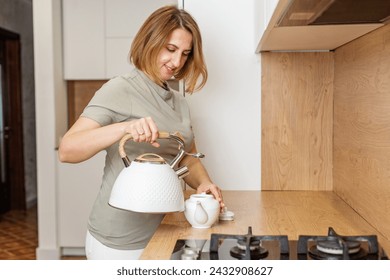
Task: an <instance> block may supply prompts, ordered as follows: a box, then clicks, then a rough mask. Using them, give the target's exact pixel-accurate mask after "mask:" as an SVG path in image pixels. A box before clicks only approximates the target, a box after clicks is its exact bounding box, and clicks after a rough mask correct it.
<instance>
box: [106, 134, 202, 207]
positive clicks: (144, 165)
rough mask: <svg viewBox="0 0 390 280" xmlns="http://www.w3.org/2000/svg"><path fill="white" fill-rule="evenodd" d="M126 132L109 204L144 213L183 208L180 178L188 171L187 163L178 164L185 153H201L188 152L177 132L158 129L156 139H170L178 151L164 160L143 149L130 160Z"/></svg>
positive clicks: (196, 155) (199, 154)
mask: <svg viewBox="0 0 390 280" xmlns="http://www.w3.org/2000/svg"><path fill="white" fill-rule="evenodd" d="M131 138H132V136H131V134H126V135H125V136H124V137H123V138H122V139H121V140H120V142H119V154H120V156H121V158H122V160H123V163H124V165H125V168H124V169H123V170H122V171H121V172H120V174H119V175H118V177H117V179H116V180H115V183H114V186H113V188H112V191H111V196H110V199H109V202H108V203H109V204H110V205H111V206H113V207H116V208H119V209H123V210H128V211H134V212H143V213H169V212H177V211H180V212H181V211H183V210H184V195H183V190H182V187H181V182H180V179H181V178H183V177H184V176H186V175H187V174H188V173H189V170H188V168H187V166H181V167H178V164H179V162H180V161H181V159H182V158H183V157H184V156H185V155H190V156H193V157H196V158H202V157H204V155H203V154H201V153H196V154H189V153H187V152H185V150H184V141H183V139H182V138H181V136H180V135H179V134H178V133H168V132H165V131H160V132H159V136H158V138H159V139H172V140H175V141H176V142H177V143H178V144H179V147H178V151H179V152H178V154H177V155H176V157H175V158H174V159H173V160H172V161H171V162H170V163H167V162H166V161H165V160H164V159H163V158H162V157H161V156H159V155H157V154H152V153H146V154H143V155H140V156H138V157H137V158H136V159H135V160H133V161H132V162H131V161H130V160H129V158H128V157H127V155H126V152H125V148H124V145H125V143H126V141H128V140H129V139H131Z"/></svg>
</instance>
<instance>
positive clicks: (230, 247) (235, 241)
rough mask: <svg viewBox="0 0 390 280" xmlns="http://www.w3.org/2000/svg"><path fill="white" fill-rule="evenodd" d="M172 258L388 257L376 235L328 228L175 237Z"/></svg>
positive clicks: (249, 231)
mask: <svg viewBox="0 0 390 280" xmlns="http://www.w3.org/2000/svg"><path fill="white" fill-rule="evenodd" d="M171 259H172V260H240V259H242V260H343V259H346V260H388V259H389V258H388V256H387V255H386V253H385V252H384V250H383V248H381V247H380V246H379V243H378V239H377V236H376V235H364V236H342V235H339V234H337V233H336V231H335V230H334V229H333V228H331V227H329V228H328V235H324V236H314V235H300V236H299V237H298V240H289V239H288V236H287V235H253V234H252V228H251V227H249V228H248V233H247V234H245V235H232V234H215V233H213V234H211V238H210V239H209V240H205V239H203V240H193V239H187V240H186V239H178V240H177V242H176V245H175V248H174V250H173V252H172V255H171Z"/></svg>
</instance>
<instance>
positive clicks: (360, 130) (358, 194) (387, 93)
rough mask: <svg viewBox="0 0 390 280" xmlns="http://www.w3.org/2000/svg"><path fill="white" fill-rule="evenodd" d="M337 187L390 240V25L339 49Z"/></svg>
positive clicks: (336, 76)
mask: <svg viewBox="0 0 390 280" xmlns="http://www.w3.org/2000/svg"><path fill="white" fill-rule="evenodd" d="M333 156H334V171H333V172H334V191H335V192H336V193H337V194H338V195H340V196H341V197H342V198H343V199H344V200H345V201H346V202H347V203H348V204H350V205H351V206H352V207H353V208H354V209H355V210H356V211H357V212H358V213H359V214H360V215H362V216H363V217H364V218H365V219H366V220H367V221H369V222H370V223H371V224H372V225H374V227H375V228H376V229H377V230H379V231H380V232H382V233H383V234H384V235H385V236H386V237H387V238H388V239H389V240H390V216H389V215H388V213H389V212H390V25H387V26H384V27H382V28H380V29H378V30H376V31H374V32H372V33H370V34H368V35H366V36H364V37H362V38H360V39H358V40H355V41H353V42H351V43H349V44H347V45H345V46H343V47H341V48H339V49H337V50H336V52H335V86H334V155H333Z"/></svg>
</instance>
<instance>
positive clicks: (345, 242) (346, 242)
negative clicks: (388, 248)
mask: <svg viewBox="0 0 390 280" xmlns="http://www.w3.org/2000/svg"><path fill="white" fill-rule="evenodd" d="M310 244H312V245H310ZM313 244H314V245H313ZM364 244H365V245H366V246H365V247H366V248H363V245H364ZM297 253H298V259H307V255H309V256H310V257H311V258H313V259H329V260H334V259H337V260H339V259H345V260H349V259H365V258H369V256H378V254H379V246H378V239H377V236H376V235H366V236H342V235H339V234H337V233H336V231H335V230H334V229H333V228H332V227H329V229H328V235H327V236H311V235H300V236H299V238H298V245H297Z"/></svg>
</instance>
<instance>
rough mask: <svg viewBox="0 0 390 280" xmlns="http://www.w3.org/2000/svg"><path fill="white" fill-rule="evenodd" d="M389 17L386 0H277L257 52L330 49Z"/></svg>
mask: <svg viewBox="0 0 390 280" xmlns="http://www.w3.org/2000/svg"><path fill="white" fill-rule="evenodd" d="M389 17H390V1H389V0H280V1H279V2H278V5H277V6H276V8H275V11H274V13H273V15H272V17H271V19H270V22H269V25H268V27H267V29H266V30H265V32H264V35H263V37H262V39H261V41H260V43H259V46H258V49H257V51H258V52H260V51H271V50H333V49H336V48H337V47H339V46H341V45H343V44H346V43H348V42H350V41H352V40H354V39H356V38H358V37H360V36H362V35H364V34H366V33H368V32H370V31H372V30H374V29H376V28H379V27H381V26H383V25H384V24H386V23H387V22H388V21H389Z"/></svg>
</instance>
